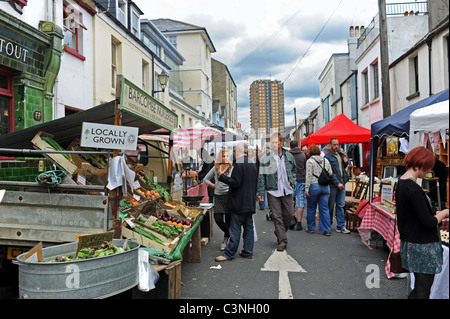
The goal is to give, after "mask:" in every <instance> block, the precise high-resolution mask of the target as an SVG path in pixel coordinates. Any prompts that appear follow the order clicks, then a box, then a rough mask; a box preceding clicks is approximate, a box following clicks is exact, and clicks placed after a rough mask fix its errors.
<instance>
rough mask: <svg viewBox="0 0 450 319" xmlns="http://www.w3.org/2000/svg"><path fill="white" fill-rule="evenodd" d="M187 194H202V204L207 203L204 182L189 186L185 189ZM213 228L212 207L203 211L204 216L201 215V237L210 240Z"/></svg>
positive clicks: (206, 187)
mask: <svg viewBox="0 0 450 319" xmlns="http://www.w3.org/2000/svg"><path fill="white" fill-rule="evenodd" d="M187 195H188V196H203V199H202V200H201V203H202V204H206V203H209V198H208V186H206V184H204V183H200V184H198V185H196V186H194V187H191V188H189V189H188V190H187ZM213 229H214V217H213V212H212V209H208V210H207V211H205V216H204V217H203V221H202V223H201V237H202V238H205V237H206V238H208V240H211V238H212V236H213Z"/></svg>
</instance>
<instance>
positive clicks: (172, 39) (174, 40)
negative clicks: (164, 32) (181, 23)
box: [169, 35, 177, 49]
mask: <svg viewBox="0 0 450 319" xmlns="http://www.w3.org/2000/svg"><path fill="white" fill-rule="evenodd" d="M169 42H170V44H172V45H173V47H174V48H175V49H176V48H177V36H176V35H169Z"/></svg>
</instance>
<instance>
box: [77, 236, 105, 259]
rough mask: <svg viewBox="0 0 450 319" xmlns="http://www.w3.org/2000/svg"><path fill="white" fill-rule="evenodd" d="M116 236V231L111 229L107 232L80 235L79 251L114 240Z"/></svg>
mask: <svg viewBox="0 0 450 319" xmlns="http://www.w3.org/2000/svg"><path fill="white" fill-rule="evenodd" d="M113 236H114V231H109V232H106V233H98V234H89V235H80V236H78V248H77V253H76V254H75V256H76V255H78V252H79V251H80V249H83V248H89V247H95V246H100V245H101V244H103V243H104V242H105V241H112V239H113Z"/></svg>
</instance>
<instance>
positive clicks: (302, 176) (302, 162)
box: [289, 140, 306, 230]
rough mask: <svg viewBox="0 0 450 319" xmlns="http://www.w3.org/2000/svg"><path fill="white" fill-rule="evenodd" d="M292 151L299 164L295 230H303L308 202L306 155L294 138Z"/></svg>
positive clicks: (296, 185) (291, 145)
mask: <svg viewBox="0 0 450 319" xmlns="http://www.w3.org/2000/svg"><path fill="white" fill-rule="evenodd" d="M290 147H291V149H290V150H289V152H291V154H292V155H294V159H295V164H296V166H297V175H296V182H295V188H294V200H295V203H296V205H297V218H298V219H297V225H295V230H302V229H303V227H302V217H303V208H304V207H305V204H306V196H305V182H306V155H305V153H303V152H302V150H301V149H300V147H298V141H297V140H292V141H291V142H290Z"/></svg>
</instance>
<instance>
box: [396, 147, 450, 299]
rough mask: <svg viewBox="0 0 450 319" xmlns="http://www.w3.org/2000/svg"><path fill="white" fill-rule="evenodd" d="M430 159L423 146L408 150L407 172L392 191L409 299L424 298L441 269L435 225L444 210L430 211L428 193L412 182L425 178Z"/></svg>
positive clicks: (427, 295) (431, 155) (439, 249)
mask: <svg viewBox="0 0 450 319" xmlns="http://www.w3.org/2000/svg"><path fill="white" fill-rule="evenodd" d="M434 162H435V159H434V155H433V153H432V152H430V151H429V150H427V149H426V148H424V147H416V148H414V149H412V150H411V151H410V152H409V153H408V154H407V155H406V157H405V159H404V164H405V167H406V169H407V171H406V173H405V174H404V175H403V176H402V177H400V179H399V181H398V183H397V189H396V193H395V200H396V206H397V225H398V231H399V233H400V240H401V244H400V254H401V257H402V266H403V268H406V269H408V270H409V271H410V272H412V273H414V278H415V285H414V289H413V290H412V291H411V293H410V294H409V296H408V298H409V299H428V298H429V296H430V290H431V286H432V284H433V280H434V275H435V274H437V273H440V272H441V271H442V247H441V243H440V237H439V236H440V234H439V228H438V224H439V223H440V222H441V221H442V220H443V219H444V218H447V217H448V209H444V210H442V211H438V212H437V213H436V214H434V212H433V210H432V208H431V204H430V201H429V199H428V196H427V195H426V194H425V192H424V191H423V190H422V188H421V187H420V186H419V185H418V184H417V183H416V181H417V179H418V178H425V176H426V175H427V173H429V172H430V171H431V169H432V168H433V166H434Z"/></svg>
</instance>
